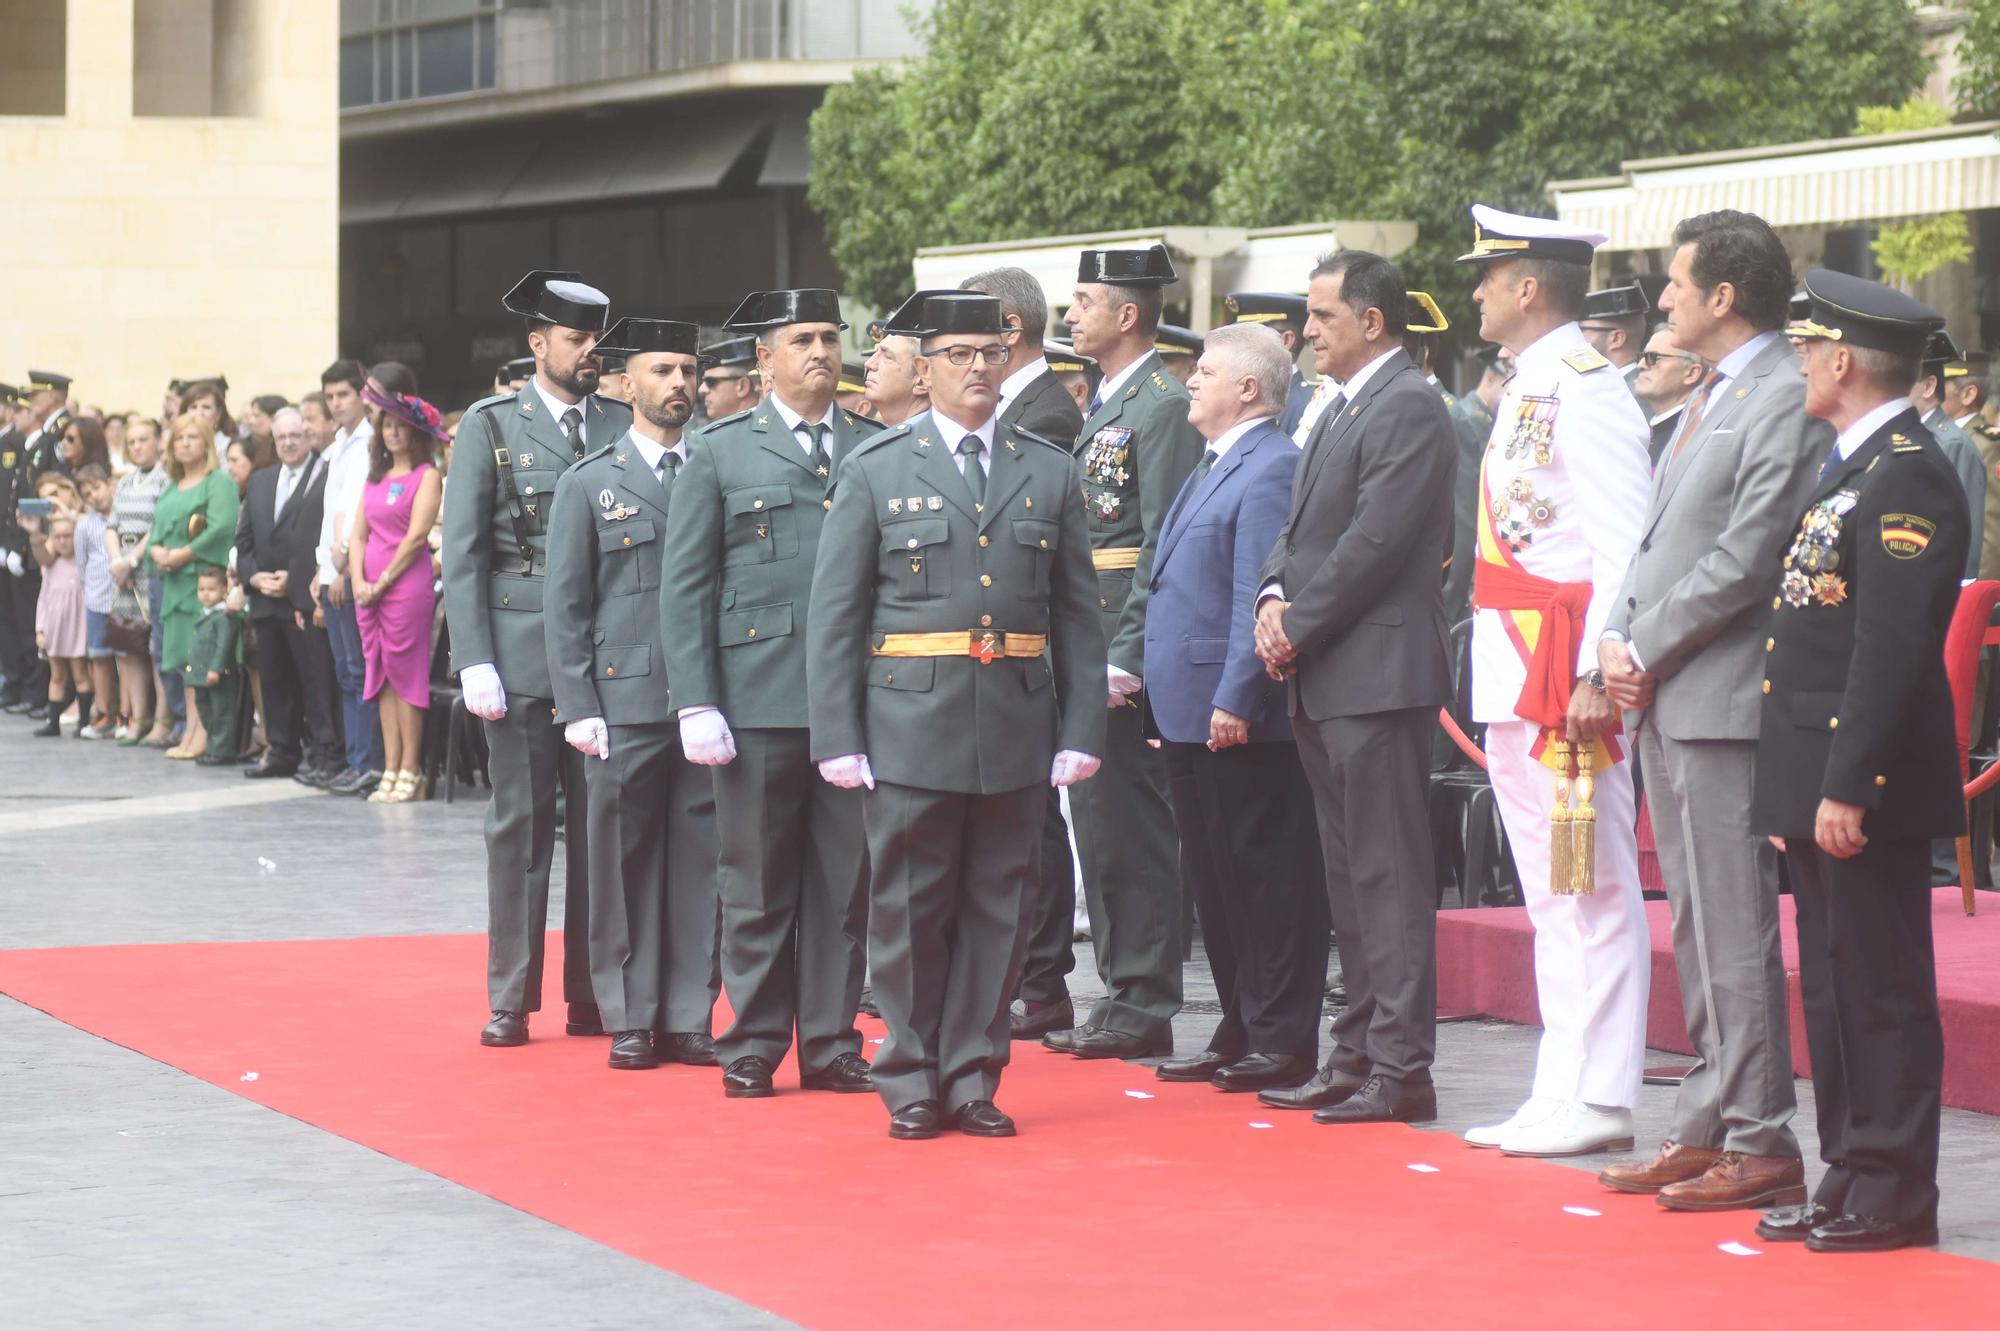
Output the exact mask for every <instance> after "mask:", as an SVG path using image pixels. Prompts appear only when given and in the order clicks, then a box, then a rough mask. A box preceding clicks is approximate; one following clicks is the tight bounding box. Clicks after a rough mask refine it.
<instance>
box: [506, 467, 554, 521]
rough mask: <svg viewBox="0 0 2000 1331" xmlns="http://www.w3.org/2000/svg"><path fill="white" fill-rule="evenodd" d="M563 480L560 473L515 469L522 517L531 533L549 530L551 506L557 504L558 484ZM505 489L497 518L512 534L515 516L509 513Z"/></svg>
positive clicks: (515, 483)
mask: <svg viewBox="0 0 2000 1331" xmlns="http://www.w3.org/2000/svg"><path fill="white" fill-rule="evenodd" d="M561 479H562V473H561V472H559V471H532V470H531V471H523V470H522V469H521V468H519V467H516V468H514V492H515V493H516V494H518V495H520V497H521V516H522V519H523V520H524V521H526V522H527V524H528V530H529V531H531V532H537V533H540V532H546V531H547V530H548V529H549V506H550V505H552V504H554V503H555V502H556V482H557V481H558V480H561ZM504 488H505V487H502V489H503V493H502V495H501V504H500V509H499V512H498V514H497V516H498V517H499V519H500V522H501V524H502V525H503V526H506V527H508V528H509V530H510V532H511V530H512V524H513V516H512V514H511V513H510V512H509V511H508V506H507V503H506V495H505V493H504Z"/></svg>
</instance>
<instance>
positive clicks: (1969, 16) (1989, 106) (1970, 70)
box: [1951, 0, 2000, 117]
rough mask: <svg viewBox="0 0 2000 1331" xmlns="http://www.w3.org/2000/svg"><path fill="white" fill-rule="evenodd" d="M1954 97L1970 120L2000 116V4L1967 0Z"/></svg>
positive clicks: (1997, 0) (1998, 1)
mask: <svg viewBox="0 0 2000 1331" xmlns="http://www.w3.org/2000/svg"><path fill="white" fill-rule="evenodd" d="M1964 8H1965V10H1966V19H1965V31H1964V33H1963V34H1962V35H1961V36H1960V37H1959V42H1958V74H1957V77H1955V78H1954V79H1953V80H1952V88H1951V90H1952V96H1953V97H1954V98H1955V99H1956V100H1957V102H1958V109H1959V110H1960V111H1961V112H1962V113H1964V114H1965V115H1969V116H1985V117H1990V116H2000V0H1967V3H1965V5H1964Z"/></svg>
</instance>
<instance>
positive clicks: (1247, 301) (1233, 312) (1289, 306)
mask: <svg viewBox="0 0 2000 1331" xmlns="http://www.w3.org/2000/svg"><path fill="white" fill-rule="evenodd" d="M1222 308H1223V309H1225V310H1227V311H1229V317H1230V319H1231V320H1232V321H1233V322H1235V323H1240V324H1290V325H1291V326H1292V327H1293V328H1295V329H1301V330H1303V329H1304V328H1305V326H1306V298H1305V297H1304V296H1295V295H1293V294H1292V293H1291V292H1289V291H1232V292H1230V293H1229V295H1228V296H1227V297H1225V298H1224V300H1223V302H1222Z"/></svg>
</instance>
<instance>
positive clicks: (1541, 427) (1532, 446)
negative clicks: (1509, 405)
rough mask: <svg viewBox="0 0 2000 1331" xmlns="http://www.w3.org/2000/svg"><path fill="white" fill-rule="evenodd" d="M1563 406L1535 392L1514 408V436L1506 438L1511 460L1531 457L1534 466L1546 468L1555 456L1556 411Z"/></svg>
mask: <svg viewBox="0 0 2000 1331" xmlns="http://www.w3.org/2000/svg"><path fill="white" fill-rule="evenodd" d="M1561 405H1562V404H1561V403H1560V402H1559V401H1557V399H1555V398H1553V397H1543V396H1537V395H1535V394H1533V393H1530V394H1527V395H1525V396H1523V397H1522V399H1521V401H1520V405H1518V406H1517V407H1516V408H1515V409H1514V433H1513V434H1512V435H1510V436H1509V437H1508V439H1507V448H1506V454H1507V458H1508V460H1509V461H1512V460H1513V459H1515V458H1520V457H1532V458H1533V459H1534V462H1533V464H1532V465H1534V466H1537V467H1546V466H1548V465H1549V459H1550V458H1552V457H1554V456H1555V443H1556V411H1557V409H1558V408H1559V407H1561Z"/></svg>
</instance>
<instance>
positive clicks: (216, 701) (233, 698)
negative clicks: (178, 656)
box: [181, 568, 243, 767]
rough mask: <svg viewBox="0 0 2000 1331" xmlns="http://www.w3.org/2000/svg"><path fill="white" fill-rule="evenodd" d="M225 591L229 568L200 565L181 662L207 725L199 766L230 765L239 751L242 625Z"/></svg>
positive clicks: (185, 676)
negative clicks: (196, 611) (190, 633)
mask: <svg viewBox="0 0 2000 1331" xmlns="http://www.w3.org/2000/svg"><path fill="white" fill-rule="evenodd" d="M228 596H229V576H228V574H226V573H224V572H223V571H222V570H221V569H219V568H205V569H203V570H202V571H201V576H200V578H199V579H198V580H197V581H196V583H195V599H196V600H197V601H199V602H201V618H200V619H198V620H196V621H195V626H194V642H193V644H192V645H191V646H190V647H189V648H188V663H187V664H186V665H185V666H183V667H181V670H182V675H183V677H184V678H185V679H186V681H187V684H188V687H190V688H192V689H193V690H194V701H195V707H196V709H197V710H198V711H199V713H200V716H201V724H202V726H203V727H204V728H205V729H206V730H207V731H208V748H207V750H206V751H205V752H204V753H203V754H202V755H201V756H200V757H199V758H197V759H195V761H196V762H197V763H199V764H201V765H202V766H203V767H228V766H231V765H233V764H234V763H236V762H237V761H238V760H239V759H240V758H241V757H242V753H243V744H242V733H243V727H242V717H243V629H242V626H241V625H240V624H239V623H238V622H237V619H236V616H235V615H232V614H231V613H229V607H228V606H227V605H226V604H225V601H226V600H227V598H228Z"/></svg>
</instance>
